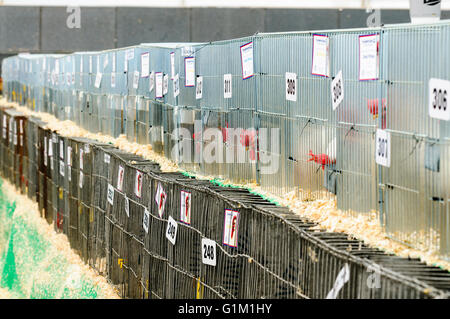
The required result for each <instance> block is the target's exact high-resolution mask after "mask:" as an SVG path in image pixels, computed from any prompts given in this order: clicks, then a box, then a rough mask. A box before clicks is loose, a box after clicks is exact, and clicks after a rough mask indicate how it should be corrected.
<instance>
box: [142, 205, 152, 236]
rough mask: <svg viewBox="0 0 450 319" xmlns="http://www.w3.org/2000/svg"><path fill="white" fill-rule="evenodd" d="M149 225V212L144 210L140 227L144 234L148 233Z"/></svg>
mask: <svg viewBox="0 0 450 319" xmlns="http://www.w3.org/2000/svg"><path fill="white" fill-rule="evenodd" d="M149 225H150V212H149V211H148V209H147V208H146V209H145V210H144V216H143V218H142V227H143V228H144V230H145V232H146V233H148V227H149Z"/></svg>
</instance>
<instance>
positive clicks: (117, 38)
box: [0, 6, 450, 59]
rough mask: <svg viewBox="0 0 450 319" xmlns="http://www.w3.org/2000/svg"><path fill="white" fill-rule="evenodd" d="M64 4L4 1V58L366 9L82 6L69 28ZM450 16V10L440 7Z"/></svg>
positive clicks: (394, 13) (339, 20)
mask: <svg viewBox="0 0 450 319" xmlns="http://www.w3.org/2000/svg"><path fill="white" fill-rule="evenodd" d="M68 16H69V13H67V12H66V8H65V7H60V8H59V7H5V6H3V7H0V59H2V58H3V57H4V56H7V55H11V54H16V53H17V52H59V53H65V52H73V51H82V50H86V51H89V50H103V49H110V48H116V47H124V46H129V45H135V44H139V43H143V42H182V41H183V42H207V41H215V40H225V39H231V38H237V37H243V36H248V35H252V34H254V33H256V32H276V31H302V30H320V29H340V28H354V27H365V26H366V21H367V18H368V16H369V13H366V11H365V10H356V9H355V10H337V9H317V10H315V9H249V8H238V9H225V8H125V7H119V8H81V14H80V16H81V28H80V29H69V28H68V27H67V26H66V20H67V17H68ZM441 18H442V19H446V18H447V19H448V18H450V11H444V12H442V16H441ZM409 20H410V18H409V12H408V11H407V10H383V11H381V23H383V24H390V23H407V22H409Z"/></svg>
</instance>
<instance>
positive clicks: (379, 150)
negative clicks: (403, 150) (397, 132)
mask: <svg viewBox="0 0 450 319" xmlns="http://www.w3.org/2000/svg"><path fill="white" fill-rule="evenodd" d="M375 144H376V150H375V152H376V153H375V161H376V162H377V164H378V165H382V166H386V167H390V166H391V134H389V132H387V131H385V130H377V134H376V143H375Z"/></svg>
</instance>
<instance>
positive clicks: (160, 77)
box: [155, 72, 163, 98]
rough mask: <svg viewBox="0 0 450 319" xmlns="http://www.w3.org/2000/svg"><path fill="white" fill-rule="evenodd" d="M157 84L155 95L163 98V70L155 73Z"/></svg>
mask: <svg viewBox="0 0 450 319" xmlns="http://www.w3.org/2000/svg"><path fill="white" fill-rule="evenodd" d="M155 84H156V91H155V95H156V97H157V98H162V97H163V74H162V72H156V73H155Z"/></svg>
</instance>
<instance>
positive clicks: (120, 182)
mask: <svg viewBox="0 0 450 319" xmlns="http://www.w3.org/2000/svg"><path fill="white" fill-rule="evenodd" d="M124 175H125V169H124V168H123V166H122V165H119V170H118V172H117V189H118V190H119V191H122V187H123V178H124Z"/></svg>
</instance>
